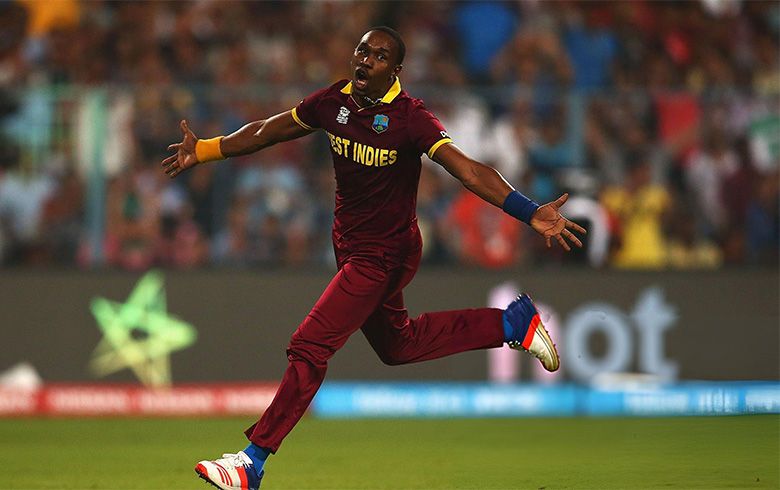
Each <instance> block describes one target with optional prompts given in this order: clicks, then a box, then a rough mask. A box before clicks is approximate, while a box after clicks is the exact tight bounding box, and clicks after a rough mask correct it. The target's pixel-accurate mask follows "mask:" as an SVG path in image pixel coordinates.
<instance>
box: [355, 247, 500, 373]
mask: <svg viewBox="0 0 780 490" xmlns="http://www.w3.org/2000/svg"><path fill="white" fill-rule="evenodd" d="M419 264H420V253H419V251H418V253H416V254H413V255H411V256H410V257H408V258H407V259H406V260H405V261H404V263H403V265H402V267H399V268H398V269H397V273H396V275H395V277H394V278H393V281H392V282H391V286H390V288H389V290H388V293H389V299H387V300H385V301H384V302H383V303H382V304H381V305H380V306H379V308H377V309H376V311H374V312H373V314H372V315H371V316H370V317H369V319H368V320H367V321H366V323H365V324H364V325H363V328H362V330H363V334H364V335H365V336H366V339H367V340H368V343H369V344H371V347H372V348H373V349H374V350H375V351H376V353H377V355H378V356H379V358H380V359H381V360H382V362H384V363H385V364H390V365H396V364H406V363H410V362H419V361H427V360H430V359H437V358H439V357H444V356H449V355H451V354H457V353H459V352H465V351H469V350H475V349H489V348H493V347H501V345H503V342H504V329H503V320H502V313H503V310H499V309H496V308H477V309H467V310H453V311H441V312H436V313H423V314H422V315H420V316H418V317H417V318H414V319H412V318H409V314H408V312H407V311H406V307H405V306H404V297H403V293H402V291H401V290H402V289H403V288H404V287H405V286H406V285H407V284H409V282H411V280H412V278H413V277H414V274H415V273H416V272H417V267H418V265H419Z"/></svg>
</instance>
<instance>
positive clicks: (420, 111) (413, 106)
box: [399, 92, 436, 118]
mask: <svg viewBox="0 0 780 490" xmlns="http://www.w3.org/2000/svg"><path fill="white" fill-rule="evenodd" d="M403 95H404V96H405V97H403V98H402V99H401V100H400V101H399V102H400V103H401V104H403V105H404V110H405V112H406V114H407V115H408V116H409V117H410V118H417V117H425V118H431V117H433V118H435V117H436V116H435V115H434V114H433V112H432V111H431V110H430V109H429V108H428V107H427V106H426V105H425V101H423V100H422V99H417V98H414V97H410V96H409V95H408V94H406V93H405V92H404V93H403Z"/></svg>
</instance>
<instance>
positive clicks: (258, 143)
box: [220, 120, 273, 157]
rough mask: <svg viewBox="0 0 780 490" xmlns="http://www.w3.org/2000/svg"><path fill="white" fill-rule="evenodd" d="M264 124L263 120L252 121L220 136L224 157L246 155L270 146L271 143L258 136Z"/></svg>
mask: <svg viewBox="0 0 780 490" xmlns="http://www.w3.org/2000/svg"><path fill="white" fill-rule="evenodd" d="M264 124H265V120H262V121H254V122H251V123H249V124H246V125H244V127H242V128H241V129H239V130H238V131H236V132H235V133H231V134H229V135H227V136H225V137H224V138H222V142H221V143H220V149H221V150H222V154H223V155H225V157H235V156H240V155H248V154H250V153H254V152H256V151H259V150H262V149H263V148H266V147H268V146H271V145H272V144H273V143H269V142H268V141H263V139H262V138H259V137H258V134H259V133H260V130H261V129H262V128H263V125H264Z"/></svg>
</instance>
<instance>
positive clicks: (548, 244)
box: [544, 237, 552, 248]
mask: <svg viewBox="0 0 780 490" xmlns="http://www.w3.org/2000/svg"><path fill="white" fill-rule="evenodd" d="M544 243H545V245H547V248H550V247H552V243H550V237H545V238H544Z"/></svg>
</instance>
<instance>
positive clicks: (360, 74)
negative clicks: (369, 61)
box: [352, 68, 368, 90]
mask: <svg viewBox="0 0 780 490" xmlns="http://www.w3.org/2000/svg"><path fill="white" fill-rule="evenodd" d="M352 84H353V85H354V86H355V88H357V89H359V90H365V88H366V87H367V86H368V72H367V71H366V70H364V69H363V68H358V69H356V70H355V79H354V80H353V83H352Z"/></svg>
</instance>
